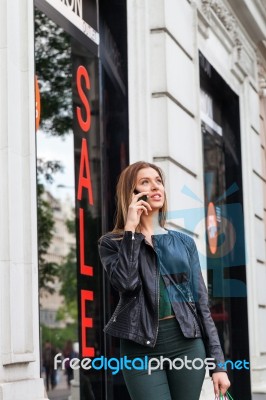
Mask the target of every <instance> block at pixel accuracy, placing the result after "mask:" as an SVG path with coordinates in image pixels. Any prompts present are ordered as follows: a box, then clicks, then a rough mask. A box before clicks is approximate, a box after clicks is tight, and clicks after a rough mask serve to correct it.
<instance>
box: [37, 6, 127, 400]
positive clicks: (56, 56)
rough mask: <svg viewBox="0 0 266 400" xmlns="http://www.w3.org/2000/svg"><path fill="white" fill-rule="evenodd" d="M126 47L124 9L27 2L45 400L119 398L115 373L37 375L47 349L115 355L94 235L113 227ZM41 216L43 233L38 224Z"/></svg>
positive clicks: (122, 156)
mask: <svg viewBox="0 0 266 400" xmlns="http://www.w3.org/2000/svg"><path fill="white" fill-rule="evenodd" d="M118 21H119V25H118ZM118 26H119V29H118ZM121 34H122V37H121V36H120V35H121ZM126 50H127V49H126V8H125V5H121V4H120V3H119V2H117V1H111V2H110V1H100V2H96V1H93V0H88V1H86V0H83V1H82V0H77V1H71V2H70V1H53V2H51V1H49V0H47V1H39V0H36V1H35V65H36V77H37V86H36V87H37V88H38V90H39V92H40V100H39V105H38V106H39V108H38V109H39V114H40V115H39V116H38V117H39V118H40V126H39V129H38V131H37V133H36V135H37V166H38V169H37V173H38V188H39V191H38V193H39V199H38V201H39V203H38V218H39V220H38V221H39V232H40V233H39V236H40V237H39V274H40V322H41V329H40V332H41V354H42V366H43V367H42V375H43V377H44V378H45V379H46V380H47V386H46V387H47V390H48V395H49V396H51V398H53V395H55V393H56V391H58V390H65V391H66V393H67V395H71V396H72V397H71V398H72V399H80V400H81V399H104V398H106V396H107V393H108V398H109V399H112V398H115V399H118V398H121V399H122V398H123V399H125V398H126V395H127V394H123V393H122V389H121V385H122V386H123V387H124V385H123V378H122V375H121V373H120V374H119V375H118V376H115V375H113V374H111V371H110V370H109V371H107V370H105V369H104V368H102V369H99V370H98V371H97V370H96V369H90V370H86V369H82V368H81V369H78V370H74V373H73V375H72V373H71V372H70V374H69V375H68V374H67V369H68V368H67V364H65V367H66V369H65V370H61V368H59V369H58V371H57V372H56V375H55V376H52V377H51V376H50V375H51V374H50V375H49V372H48V379H47V376H45V375H46V373H47V370H46V363H47V362H46V361H47V360H46V358H47V357H46V347H48V348H49V346H50V348H51V351H50V353H51V354H53V355H55V354H59V353H61V354H62V356H60V357H58V358H59V359H60V360H61V361H63V359H64V357H68V356H69V357H70V358H71V357H74V356H75V357H79V358H80V359H83V358H87V357H88V358H90V357H91V358H92V357H97V356H105V355H108V357H111V356H115V355H117V352H118V351H119V348H118V345H119V343H118V341H117V340H112V339H109V338H105V337H104V335H103V327H104V324H105V322H106V320H108V318H109V316H110V315H111V313H112V311H113V307H114V305H115V303H116V294H115V293H113V292H112V291H111V289H110V286H109V284H108V283H107V282H105V281H104V275H103V270H102V266H101V264H100V262H99V257H98V250H97V241H98V239H99V237H100V236H101V234H102V232H103V231H106V230H108V229H111V228H112V222H113V221H112V216H113V214H114V200H113V199H114V194H115V185H116V179H117V176H118V174H119V172H120V171H121V169H123V168H124V167H125V166H126V165H127V164H128V122H127V120H128V117H127V85H126V82H127V78H126V76H127V65H126ZM102 193H104V196H103V195H102ZM49 213H50V214H49ZM45 222H46V223H47V225H49V223H50V225H49V226H50V231H49V229H48V228H47V229H46V230H45V228H43V229H40V227H41V226H42V227H43V226H45ZM49 235H50V236H49ZM45 240H46V241H45ZM48 242H49V243H48ZM47 243H48V244H49V246H47ZM110 299H111V301H110ZM61 364H62V363H61V362H60V361H59V362H58V365H61ZM52 388H53V390H52ZM51 390H52V392H50V391H51ZM118 392H119V393H120V394H119V395H118ZM119 396H121V397H119Z"/></svg>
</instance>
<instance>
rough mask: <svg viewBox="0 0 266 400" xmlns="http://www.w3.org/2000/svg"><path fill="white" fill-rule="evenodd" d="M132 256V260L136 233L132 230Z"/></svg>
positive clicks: (131, 258)
mask: <svg viewBox="0 0 266 400" xmlns="http://www.w3.org/2000/svg"><path fill="white" fill-rule="evenodd" d="M131 239H132V240H131V257H130V262H132V260H133V250H134V243H135V242H134V241H135V234H134V232H132V237H131Z"/></svg>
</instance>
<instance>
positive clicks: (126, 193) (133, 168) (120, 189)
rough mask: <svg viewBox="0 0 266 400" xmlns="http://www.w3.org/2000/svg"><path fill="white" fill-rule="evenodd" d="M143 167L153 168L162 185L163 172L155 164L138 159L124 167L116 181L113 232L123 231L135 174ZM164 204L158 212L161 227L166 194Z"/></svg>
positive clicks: (133, 187) (164, 220) (165, 205)
mask: <svg viewBox="0 0 266 400" xmlns="http://www.w3.org/2000/svg"><path fill="white" fill-rule="evenodd" d="M143 168H153V169H155V171H157V172H158V174H159V176H160V178H161V179H162V183H163V185H164V181H165V180H164V174H163V171H162V170H161V168H159V167H158V166H157V165H155V164H151V163H148V162H145V161H138V162H135V163H134V164H131V165H129V166H128V167H126V168H125V169H124V170H123V171H122V172H121V175H120V176H119V179H118V183H117V186H116V215H115V227H114V229H113V230H112V232H113V233H123V231H124V226H125V224H126V220H127V213H128V207H129V204H130V203H131V200H132V194H133V192H134V189H135V186H136V181H137V174H138V172H139V170H141V169H143ZM164 199H165V200H164V205H163V207H162V208H161V209H160V212H159V224H160V226H161V227H162V228H163V227H164V225H165V222H166V213H167V201H166V195H165V198H164Z"/></svg>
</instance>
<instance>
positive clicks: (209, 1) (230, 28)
mask: <svg viewBox="0 0 266 400" xmlns="http://www.w3.org/2000/svg"><path fill="white" fill-rule="evenodd" d="M201 10H202V12H203V14H204V15H205V17H206V18H207V19H208V20H210V18H211V13H212V12H213V13H214V14H215V15H216V17H217V18H218V19H219V20H220V21H221V23H222V24H223V26H224V28H225V29H226V30H227V32H228V33H229V35H230V36H231V38H232V39H233V41H234V44H235V46H236V47H237V51H238V52H241V48H242V42H241V40H240V37H239V33H238V23H237V20H236V18H235V17H234V16H233V14H232V13H231V12H230V11H229V10H228V9H227V7H226V6H225V5H224V4H223V3H222V1H221V0H201Z"/></svg>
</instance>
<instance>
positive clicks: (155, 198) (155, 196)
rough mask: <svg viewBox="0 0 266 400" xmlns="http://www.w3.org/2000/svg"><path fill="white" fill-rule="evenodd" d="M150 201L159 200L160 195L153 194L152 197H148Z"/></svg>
mask: <svg viewBox="0 0 266 400" xmlns="http://www.w3.org/2000/svg"><path fill="white" fill-rule="evenodd" d="M150 199H152V200H161V199H162V196H161V195H160V194H154V195H152V196H150Z"/></svg>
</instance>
